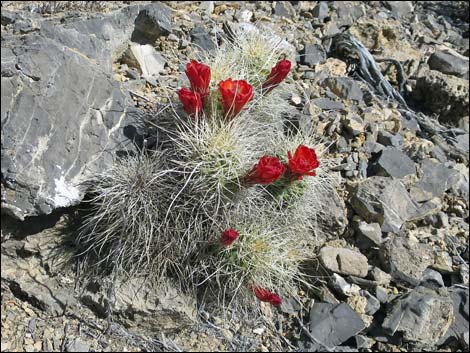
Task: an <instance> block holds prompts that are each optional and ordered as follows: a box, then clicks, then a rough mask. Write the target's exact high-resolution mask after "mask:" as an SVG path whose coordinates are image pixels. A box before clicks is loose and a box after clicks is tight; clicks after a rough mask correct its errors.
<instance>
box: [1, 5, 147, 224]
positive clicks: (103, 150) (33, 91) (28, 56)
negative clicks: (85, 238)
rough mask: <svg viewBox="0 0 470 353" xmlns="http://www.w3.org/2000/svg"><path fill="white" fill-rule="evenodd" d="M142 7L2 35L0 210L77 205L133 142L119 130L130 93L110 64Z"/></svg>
mask: <svg viewBox="0 0 470 353" xmlns="http://www.w3.org/2000/svg"><path fill="white" fill-rule="evenodd" d="M145 6H146V7H149V6H150V7H151V6H153V5H152V4H150V5H145ZM145 6H144V7H145ZM144 7H143V6H141V5H137V6H129V7H126V8H123V9H121V10H118V11H115V12H112V13H110V14H107V15H99V16H98V17H94V18H87V19H84V20H75V21H65V23H64V24H61V23H59V22H58V21H56V20H54V19H50V20H47V19H42V22H39V23H38V30H37V31H34V32H31V33H29V34H27V35H25V36H22V37H18V36H16V35H6V36H5V37H4V38H2V53H1V70H2V78H1V89H2V93H1V94H2V99H1V119H2V130H1V131H2V132H1V134H2V135H1V136H2V145H1V162H2V163H1V173H2V212H6V213H8V214H10V215H12V216H14V217H15V218H17V219H24V218H25V217H27V216H34V215H41V214H49V213H51V212H52V211H54V210H55V209H58V208H62V207H67V206H71V205H75V204H77V203H79V202H80V201H81V199H82V197H83V195H84V191H85V189H84V187H83V182H84V181H85V180H86V179H87V178H88V176H90V175H92V174H93V173H95V172H97V171H102V170H105V169H106V168H108V167H109V166H111V165H112V163H113V160H114V157H115V152H117V151H118V150H121V149H126V150H128V149H129V148H132V146H131V145H132V144H131V143H130V141H129V140H127V139H126V138H125V136H124V134H123V127H124V126H125V125H127V124H130V123H131V118H130V115H129V114H128V113H129V112H130V111H131V110H133V108H131V99H130V96H129V95H128V93H127V91H126V90H124V89H123V88H122V87H121V85H120V83H119V82H117V81H115V80H114V78H113V76H114V73H113V71H112V62H113V59H114V58H115V56H116V55H119V53H120V52H122V51H123V50H125V48H127V46H128V44H129V43H128V42H129V40H130V38H131V36H132V34H133V32H134V19H135V18H136V16H137V15H138V13H139V11H141V9H142V8H144ZM24 16H26V14H25V15H24Z"/></svg>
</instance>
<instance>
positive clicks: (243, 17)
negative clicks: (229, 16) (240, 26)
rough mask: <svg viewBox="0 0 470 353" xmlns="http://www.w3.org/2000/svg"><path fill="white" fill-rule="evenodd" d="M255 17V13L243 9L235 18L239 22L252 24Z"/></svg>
mask: <svg viewBox="0 0 470 353" xmlns="http://www.w3.org/2000/svg"><path fill="white" fill-rule="evenodd" d="M252 17H253V12H252V11H250V10H247V9H242V10H239V11H237V12H236V14H235V18H236V19H237V21H238V22H250V21H251V19H252Z"/></svg>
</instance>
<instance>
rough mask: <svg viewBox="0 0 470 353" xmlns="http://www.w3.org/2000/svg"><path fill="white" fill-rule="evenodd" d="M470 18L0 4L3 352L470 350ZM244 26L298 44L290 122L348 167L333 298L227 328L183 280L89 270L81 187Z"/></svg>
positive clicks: (126, 4)
mask: <svg viewBox="0 0 470 353" xmlns="http://www.w3.org/2000/svg"><path fill="white" fill-rule="evenodd" d="M468 11H469V8H468V3H466V2H460V1H452V2H450V1H425V2H411V1H402V2H398V1H378V2H348V1H346V2H338V1H321V2H315V1H312V2H304V1H292V2H284V1H277V2H223V1H205V2H203V3H199V2H153V3H150V2H132V1H122V2H121V1H120V2H99V1H97V2H90V3H87V2H81V1H74V2H66V1H56V2H34V1H30V2H28V1H21V2H11V1H2V13H1V26H2V37H1V38H2V52H1V73H2V78H1V80H2V98H1V119H2V145H1V151H2V152H1V156H2V157H1V158H2V160H1V161H2V163H1V172H2V178H1V188H2V189H1V190H2V191H1V192H2V236H1V241H2V243H1V249H2V255H1V256H2V258H1V265H2V269H1V289H2V292H1V293H2V301H1V308H2V311H1V324H2V338H1V349H2V351H69V352H78V351H80V352H83V351H117V350H122V351H159V350H162V351H181V350H209V351H210V350H229V351H243V350H251V351H253V350H257V351H259V350H261V351H268V350H272V351H281V350H290V351H318V350H325V349H326V350H328V351H365V352H367V351H394V352H398V351H409V350H420V349H425V350H432V351H436V350H439V351H463V350H466V349H468V346H469V328H468V327H469V326H468V325H469V292H468V285H469V245H468V231H469V170H468V163H469V116H468V106H469V82H468V76H469V65H468V64H469V28H468V27H469V25H468V20H469V18H468V13H469V12H468ZM244 23H251V24H253V23H256V24H257V25H258V26H262V27H265V28H267V29H266V30H270V31H273V35H275V34H274V33H277V35H279V36H281V37H285V38H286V43H285V44H286V45H288V46H290V47H291V49H292V50H293V51H294V52H295V53H297V55H296V57H295V60H296V63H297V65H296V66H295V68H294V70H293V74H292V78H291V79H292V80H294V81H296V82H297V83H298V87H299V92H302V94H299V93H293V94H292V97H291V103H292V105H293V106H295V107H297V108H298V109H297V111H298V113H297V116H294V117H289V119H290V120H291V121H293V122H294V123H298V122H304V123H305V122H307V123H309V124H312V123H313V124H315V125H316V126H317V130H318V131H319V132H320V134H322V135H323V136H324V139H325V141H326V142H328V143H331V149H330V156H331V158H334V159H336V160H337V162H338V163H337V167H336V168H335V169H336V172H337V173H339V174H341V176H342V180H343V182H342V187H341V189H340V190H339V193H340V195H341V198H340V199H335V198H332V199H331V200H329V202H330V204H328V205H325V214H324V222H323V223H322V224H321V225H320V226H321V227H322V230H323V233H324V234H326V236H325V238H324V239H323V240H322V244H321V249H320V250H319V252H318V254H312V257H313V258H314V259H315V260H314V261H312V263H311V264H310V265H309V266H311V269H312V271H313V273H314V274H315V276H316V280H315V288H316V290H314V291H311V292H305V293H302V298H303V299H304V302H303V303H301V304H302V305H299V303H296V302H293V301H286V303H285V304H283V306H282V307H281V309H280V311H279V312H275V311H272V310H271V309H270V308H268V307H266V308H265V310H266V312H265V317H264V318H263V319H259V320H258V321H255V322H253V321H249V322H245V321H243V320H242V319H240V320H239V321H231V322H227V321H224V320H223V318H222V317H220V316H219V315H218V314H217V313H216V312H215V311H213V310H211V308H201V307H197V302H196V300H195V298H192V297H191V296H189V295H186V294H184V293H181V291H179V290H178V289H177V288H175V287H174V286H173V285H172V284H171V283H170V282H169V283H168V285H167V286H166V287H159V288H152V287H151V286H149V285H148V284H147V283H146V282H145V281H143V280H141V279H135V281H133V282H132V283H126V284H124V285H123V286H121V287H119V288H118V289H117V290H116V291H115V292H114V291H112V286H111V285H110V283H108V282H107V281H97V280H95V279H94V278H93V277H90V276H84V275H82V270H83V269H81V266H80V263H79V262H77V261H76V258H75V257H74V254H75V251H74V250H75V249H74V242H73V240H74V235H75V234H76V225H75V215H76V211H77V207H76V205H77V204H78V203H79V202H80V200H81V199H82V198H83V196H84V195H83V194H84V192H83V188H81V187H80V183H81V182H83V181H84V180H86V178H87V177H88V176H89V175H92V174H93V173H94V172H96V171H99V170H103V169H105V168H107V167H109V166H110V165H111V163H112V161H113V156H114V155H115V154H118V153H120V152H121V150H122V149H126V150H130V149H132V148H133V145H132V144H131V143H130V142H129V141H130V140H129V139H130V138H133V139H135V140H137V141H138V140H139V139H141V140H142V141H143V139H144V138H146V137H148V136H144V135H142V134H141V129H140V128H139V123H138V122H139V116H141V115H142V114H148V113H151V112H154V111H155V110H157V111H158V109H161V107H163V106H164V104H165V103H166V102H168V100H169V99H174V90H175V89H176V88H178V87H180V85H181V82H182V81H181V80H182V77H183V76H182V75H183V72H184V65H185V64H186V63H187V62H188V61H189V60H190V59H192V58H194V57H198V55H200V53H209V54H210V52H211V51H213V50H214V49H215V48H216V47H217V45H218V44H219V43H220V41H221V40H222V39H223V38H226V37H227V36H229V34H230V30H231V29H232V28H235V27H237V26H240V25H244V26H246V27H247V28H250V27H249V26H248V25H246V24H244ZM357 43H362V44H357ZM198 53H199V54H198ZM147 143H151V141H150V139H148V140H147ZM123 146H124V147H123ZM110 298H113V299H112V300H111V301H112V302H110Z"/></svg>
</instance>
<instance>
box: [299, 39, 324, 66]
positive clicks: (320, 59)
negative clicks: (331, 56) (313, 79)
mask: <svg viewBox="0 0 470 353" xmlns="http://www.w3.org/2000/svg"><path fill="white" fill-rule="evenodd" d="M300 55H301V56H300V62H301V63H302V64H303V65H308V66H314V65H317V64H322V63H324V62H325V61H326V52H325V49H323V47H322V46H321V45H320V44H305V48H304V50H303V51H302V52H301V54H300Z"/></svg>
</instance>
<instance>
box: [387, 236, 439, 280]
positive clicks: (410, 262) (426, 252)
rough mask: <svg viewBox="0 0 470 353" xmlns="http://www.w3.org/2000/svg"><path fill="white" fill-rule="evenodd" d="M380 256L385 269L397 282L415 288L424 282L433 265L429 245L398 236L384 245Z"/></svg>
mask: <svg viewBox="0 0 470 353" xmlns="http://www.w3.org/2000/svg"><path fill="white" fill-rule="evenodd" d="M380 255H381V259H382V262H383V265H384V266H385V269H386V270H388V272H389V273H390V274H391V275H392V278H393V279H394V280H395V281H401V282H406V283H409V284H411V285H413V286H416V285H418V284H419V283H420V282H421V281H422V280H423V275H424V272H425V270H426V268H428V267H429V266H430V265H432V263H433V253H432V249H431V247H430V246H429V245H427V244H422V243H418V242H415V241H411V240H409V239H407V238H403V237H398V236H397V237H395V238H394V239H393V240H390V241H388V242H386V243H384V245H383V248H382V250H381V253H380Z"/></svg>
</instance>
